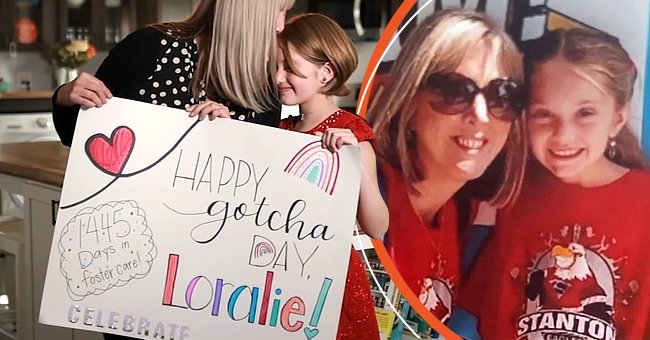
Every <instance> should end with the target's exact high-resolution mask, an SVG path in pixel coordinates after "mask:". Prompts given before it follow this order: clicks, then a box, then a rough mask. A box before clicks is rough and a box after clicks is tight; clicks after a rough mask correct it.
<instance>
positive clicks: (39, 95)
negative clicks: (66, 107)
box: [0, 90, 54, 99]
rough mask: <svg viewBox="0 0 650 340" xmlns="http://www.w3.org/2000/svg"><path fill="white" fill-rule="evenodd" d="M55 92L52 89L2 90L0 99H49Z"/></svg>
mask: <svg viewBox="0 0 650 340" xmlns="http://www.w3.org/2000/svg"><path fill="white" fill-rule="evenodd" d="M53 92H54V91H52V90H45V91H14V92H0V99H44V98H48V99H49V98H51V97H52V93H53Z"/></svg>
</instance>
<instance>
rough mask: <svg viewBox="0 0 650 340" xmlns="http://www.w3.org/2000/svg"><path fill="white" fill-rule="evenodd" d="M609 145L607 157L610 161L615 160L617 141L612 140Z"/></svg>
mask: <svg viewBox="0 0 650 340" xmlns="http://www.w3.org/2000/svg"><path fill="white" fill-rule="evenodd" d="M607 144H608V145H607V157H608V158H609V159H614V157H616V139H614V138H610V139H609V143H607Z"/></svg>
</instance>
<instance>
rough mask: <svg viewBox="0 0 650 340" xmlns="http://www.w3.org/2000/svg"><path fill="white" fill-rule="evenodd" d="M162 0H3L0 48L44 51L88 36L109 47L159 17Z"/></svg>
mask: <svg viewBox="0 0 650 340" xmlns="http://www.w3.org/2000/svg"><path fill="white" fill-rule="evenodd" d="M158 7H159V1H138V0H2V1H0V51H7V50H8V51H10V52H12V51H43V50H45V49H47V48H48V47H49V46H51V45H52V44H54V43H56V42H65V41H69V40H73V39H87V40H89V41H90V42H91V43H92V44H94V45H95V46H96V47H97V49H99V50H108V49H110V48H111V47H112V46H113V45H115V43H117V42H118V41H120V40H121V39H122V38H124V37H125V36H126V35H127V34H128V33H130V32H131V31H133V30H135V29H136V28H138V27H142V26H145V25H147V24H150V23H153V22H156V21H158Z"/></svg>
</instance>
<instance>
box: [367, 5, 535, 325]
mask: <svg viewBox="0 0 650 340" xmlns="http://www.w3.org/2000/svg"><path fill="white" fill-rule="evenodd" d="M522 69H523V67H522V61H521V56H520V54H519V52H518V50H517V48H516V47H515V45H514V43H513V42H512V41H511V40H510V38H509V37H508V36H507V35H506V34H505V33H504V32H503V31H502V30H501V29H500V28H498V27H497V26H496V25H495V24H493V23H492V22H491V21H489V20H488V19H487V18H486V17H484V16H483V15H481V14H477V13H474V12H468V11H461V10H450V11H441V12H436V14H434V15H433V16H431V17H429V18H427V19H426V20H425V21H424V22H422V23H421V24H420V25H419V26H418V28H417V29H416V30H415V31H414V32H413V33H411V35H410V36H409V39H408V40H407V41H406V44H405V46H404V47H403V49H402V51H401V52H400V55H399V56H398V58H397V60H396V61H395V63H394V65H393V66H392V70H391V72H390V74H389V76H388V80H387V82H386V84H385V86H384V88H383V90H382V93H381V95H380V96H377V97H376V98H374V100H373V102H372V105H371V107H370V110H369V119H370V120H371V121H372V122H373V123H374V127H375V131H376V138H377V151H378V155H379V157H380V160H381V165H380V170H381V175H382V182H383V185H382V186H383V189H384V190H383V191H384V194H385V199H386V201H387V205H388V207H389V211H390V224H389V229H388V233H387V234H386V236H385V238H384V244H385V246H386V249H387V251H388V253H389V255H390V256H391V258H392V260H393V262H394V264H395V266H396V267H397V269H398V271H399V273H400V274H401V276H402V278H403V279H404V280H405V282H406V283H407V284H408V286H409V287H410V288H411V289H412V291H413V292H414V293H415V294H416V295H419V297H420V301H421V302H422V303H423V304H424V305H425V306H426V307H428V308H429V310H431V311H432V313H433V314H434V315H435V316H436V317H438V318H439V319H441V320H443V321H444V320H445V319H447V318H448V316H449V314H450V311H451V308H452V305H453V301H452V300H453V298H452V297H453V294H454V292H455V290H456V289H457V286H458V285H459V282H460V281H459V280H460V276H461V264H460V252H461V249H460V242H461V239H462V237H463V233H464V231H465V227H466V226H467V224H468V222H469V221H470V219H471V216H472V215H473V214H472V210H473V209H472V207H473V206H475V204H473V203H474V202H476V201H479V200H488V201H490V202H491V203H492V204H494V205H496V206H504V205H506V204H507V203H508V202H510V201H511V200H512V199H513V198H514V197H515V196H516V193H517V191H518V187H519V183H520V182H521V178H522V171H523V166H524V163H525V145H524V142H523V140H524V139H523V137H522V132H521V128H522V126H521V122H520V119H519V118H520V115H521V109H522V104H523V103H522V98H521V87H520V85H519V84H520V81H521V80H522V78H523V70H522ZM495 160H496V161H495ZM477 189H480V190H477Z"/></svg>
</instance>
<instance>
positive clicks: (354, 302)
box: [280, 110, 379, 340]
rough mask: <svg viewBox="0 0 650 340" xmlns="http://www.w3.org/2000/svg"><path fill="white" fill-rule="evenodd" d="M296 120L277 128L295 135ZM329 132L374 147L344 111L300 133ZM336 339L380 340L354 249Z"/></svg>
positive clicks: (359, 121) (362, 126) (364, 126)
mask: <svg viewBox="0 0 650 340" xmlns="http://www.w3.org/2000/svg"><path fill="white" fill-rule="evenodd" d="M299 120H300V117H289V118H285V119H283V120H282V121H281V122H280V128H282V129H285V130H292V131H296V130H295V126H296V123H298V121H299ZM328 128H340V129H350V130H351V131H352V133H354V135H355V137H357V140H358V141H359V142H364V141H365V142H370V144H372V145H373V147H374V143H375V138H374V136H373V134H372V129H371V128H370V126H368V123H366V121H365V120H363V118H361V117H359V116H357V115H355V114H353V113H350V112H347V111H344V110H338V111H336V112H334V113H332V114H331V115H330V116H329V117H327V118H326V119H325V120H324V121H322V122H321V123H320V124H318V125H317V126H316V127H314V128H313V129H311V130H309V131H301V132H304V133H308V134H312V135H313V134H314V133H316V132H323V133H324V132H325V130H327V129H328ZM336 338H337V339H338V340H343V339H346V340H348V339H349V340H353V339H354V340H357V339H358V340H366V339H368V340H375V339H379V329H378V327H377V318H376V316H375V306H374V299H373V297H372V293H371V292H370V284H369V283H368V276H367V275H366V271H365V269H364V264H363V261H362V260H361V257H360V256H359V254H358V253H357V252H356V251H354V249H351V251H350V264H349V266H348V276H347V279H346V282H345V292H344V293H343V306H342V308H341V319H340V320H339V329H338V332H337V336H336Z"/></svg>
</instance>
